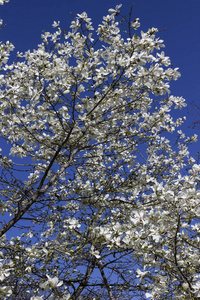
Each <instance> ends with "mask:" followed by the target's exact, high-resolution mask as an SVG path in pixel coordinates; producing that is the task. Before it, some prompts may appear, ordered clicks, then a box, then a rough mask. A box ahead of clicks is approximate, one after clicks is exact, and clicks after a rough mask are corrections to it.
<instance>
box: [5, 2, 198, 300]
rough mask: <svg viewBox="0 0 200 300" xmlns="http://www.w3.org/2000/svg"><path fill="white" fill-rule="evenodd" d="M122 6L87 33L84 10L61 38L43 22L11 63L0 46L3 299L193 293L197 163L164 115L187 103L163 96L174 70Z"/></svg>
mask: <svg viewBox="0 0 200 300" xmlns="http://www.w3.org/2000/svg"><path fill="white" fill-rule="evenodd" d="M4 2H8V1H0V4H3V3H4ZM120 7H121V5H118V6H116V8H115V9H110V10H109V14H108V15H107V16H105V17H104V18H103V21H102V23H101V24H100V25H99V26H98V28H97V31H96V32H95V30H94V28H93V26H92V21H91V19H90V18H89V17H88V16H87V13H86V12H83V13H82V14H78V15H77V17H76V18H75V19H74V20H73V21H72V23H71V26H70V29H69V31H68V32H66V31H63V30H61V28H60V23H59V22H54V23H53V28H54V29H53V30H54V33H50V32H45V33H43V35H42V39H43V41H42V43H41V44H40V45H39V46H38V49H35V50H33V51H27V52H25V53H19V54H18V60H17V61H15V62H13V63H12V64H9V63H8V59H9V55H10V52H11V51H12V50H13V49H14V46H13V45H12V44H11V43H9V42H7V43H5V44H3V43H2V44H0V68H1V70H2V73H1V75H0V76H1V77H0V79H1V80H0V87H1V88H0V137H1V138H2V139H3V140H6V141H7V143H8V145H9V147H10V150H9V151H10V152H9V153H6V155H4V156H3V155H1V156H0V167H1V169H0V187H1V203H0V213H1V221H0V222H1V228H0V251H1V252H0V256H1V258H2V261H1V262H0V281H1V287H0V295H3V297H5V299H6V297H7V298H8V297H12V293H13V297H15V295H17V296H16V297H18V295H19V297H21V298H23V297H24V295H21V294H20V293H22V291H23V292H24V291H25V293H26V294H27V297H29V298H30V299H31V300H42V299H47V297H48V299H60V300H61V299H62V300H67V299H86V298H87V299H89V297H90V299H95V297H96V298H98V299H99V297H101V295H105V297H106V299H114V298H115V296H114V295H116V298H117V297H118V296H119V297H121V298H120V299H122V298H123V297H124V299H125V298H127V297H126V296H127V295H130V296H129V297H130V298H129V299H132V297H137V296H138V297H139V296H141V295H142V296H141V297H142V298H143V297H145V295H146V298H150V299H168V295H169V297H171V298H173V299H192V297H193V296H194V297H198V296H199V284H200V283H199V282H200V277H199V276H200V274H199V273H200V272H199V257H200V233H199V232H200V231H199V228H200V226H199V220H200V208H199V205H200V191H199V182H200V165H198V164H197V163H195V160H194V159H193V158H191V157H190V155H189V150H188V144H189V143H190V142H193V141H195V140H196V136H194V137H192V138H185V134H184V133H183V132H182V131H181V130H177V127H179V126H180V125H181V124H182V122H183V120H184V118H182V119H178V120H174V119H173V117H172V115H171V114H170V112H171V110H172V109H173V108H182V107H184V106H185V105H186V104H185V101H184V99H183V98H182V97H174V96H171V95H169V94H170V80H176V79H177V78H178V77H179V76H180V73H179V72H178V69H177V68H175V69H172V68H171V67H170V66H171V62H170V59H169V57H168V56H165V53H164V52H163V51H161V49H162V48H163V47H164V44H163V41H162V40H160V39H158V38H157V37H156V34H157V31H158V30H157V29H155V28H152V29H149V30H148V31H147V32H146V33H145V32H141V34H140V33H138V32H137V28H138V27H139V26H140V24H139V19H135V21H133V22H132V21H131V20H128V19H127V18H125V17H123V16H122V15H121V13H120ZM117 18H118V19H117ZM121 19H122V23H123V24H124V25H125V26H126V30H127V28H128V36H126V35H125V33H124V32H123V29H121V26H123V25H121V23H120V20H121ZM176 131H177V134H178V139H179V140H178V143H177V148H173V147H172V146H171V144H170V141H169V136H170V134H171V133H175V132H176ZM2 148H3V147H2ZM4 152H5V150H4V148H3V149H2V153H4ZM4 154H5V153H4ZM20 172H21V173H20ZM19 174H23V175H22V176H21V178H19ZM15 226H16V227H15ZM12 229H13V233H12ZM9 230H10V232H9ZM15 230H18V232H17V234H18V236H17V237H16V232H15ZM7 232H9V233H10V234H11V235H13V237H12V238H11V240H9V236H8V237H7V238H6V235H5V234H6V233H7ZM127 266H128V268H127ZM95 272H98V276H96V274H97V273H95ZM99 277H100V279H99ZM92 287H94V290H95V292H94V290H92ZM100 288H101V290H100ZM133 290H134V291H136V292H134V296H133V293H132V291H133ZM137 291H138V294H137ZM129 292H130V293H129ZM128 293H129V294H128ZM102 297H103V296H102ZM21 298H20V299H21ZM171 298H170V299H171ZM12 299H14V298H12ZM101 299H104V298H101Z"/></svg>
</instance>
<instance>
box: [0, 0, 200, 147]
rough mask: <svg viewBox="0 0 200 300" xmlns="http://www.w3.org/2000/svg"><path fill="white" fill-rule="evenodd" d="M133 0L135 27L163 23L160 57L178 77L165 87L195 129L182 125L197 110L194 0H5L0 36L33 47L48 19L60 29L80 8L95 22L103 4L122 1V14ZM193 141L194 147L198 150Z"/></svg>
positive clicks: (198, 23)
mask: <svg viewBox="0 0 200 300" xmlns="http://www.w3.org/2000/svg"><path fill="white" fill-rule="evenodd" d="M133 2H134V7H133V18H137V17H139V18H140V22H141V30H143V31H145V30H147V29H148V28H150V27H157V28H158V29H159V30H163V29H165V28H166V27H167V29H166V30H163V31H161V32H160V33H159V36H160V37H161V38H162V39H164V43H165V45H166V48H165V50H164V51H165V53H166V55H167V56H169V57H170V58H171V61H172V64H173V66H174V67H179V68H180V72H181V75H182V76H181V78H180V79H179V80H178V81H176V82H174V83H173V84H172V85H171V90H172V94H173V95H176V96H183V97H184V98H185V99H186V101H187V103H188V108H187V109H184V110H182V111H181V114H180V115H182V114H187V119H188V120H187V122H186V124H185V126H184V131H185V132H186V134H188V135H191V134H193V133H195V132H197V133H200V127H199V128H196V129H195V130H192V129H190V128H188V125H190V124H192V122H193V121H196V120H198V118H199V119H200V110H199V112H198V110H196V109H194V108H193V107H192V106H191V105H190V102H193V101H194V102H195V103H196V104H197V105H198V104H199V105H200V56H199V55H200V18H199V15H200V1H199V0H192V1H190V2H189V1H185V0H163V1H161V0H133V1H130V0H121V1H120V0H119V1H118V0H117V1H116V0H101V1H95V0H70V1H69V0H17V1H16V0H10V2H9V3H8V4H5V5H3V6H0V18H2V19H3V20H4V23H5V24H7V26H6V27H5V28H4V29H3V30H1V31H0V39H1V40H2V41H7V40H9V41H10V42H12V43H13V44H14V45H15V47H16V51H25V50H28V49H34V48H37V44H38V43H40V42H41V39H40V36H41V33H42V30H43V29H45V30H46V31H51V30H53V29H52V27H51V24H52V23H53V21H58V20H60V21H61V26H62V27H64V28H67V27H68V26H69V24H70V21H71V20H72V17H71V15H70V12H72V13H73V14H74V15H76V13H81V12H83V11H86V12H87V13H88V15H89V16H90V17H91V18H92V19H93V23H94V25H97V24H98V23H99V22H101V19H102V16H103V15H106V14H107V11H108V9H109V8H111V7H115V6H116V5H117V4H120V3H122V4H123V7H122V9H121V11H122V12H123V13H124V14H128V12H129V8H130V6H131V4H132V3H133ZM198 114H199V115H198ZM199 144H200V142H199V143H198V145H199ZM198 145H196V146H195V151H198ZM193 151H194V149H193Z"/></svg>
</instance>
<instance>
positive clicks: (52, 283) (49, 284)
mask: <svg viewBox="0 0 200 300" xmlns="http://www.w3.org/2000/svg"><path fill="white" fill-rule="evenodd" d="M46 276H47V278H48V280H47V281H45V282H44V283H42V284H40V287H41V288H42V289H44V290H50V289H53V288H56V287H59V286H61V285H62V284H63V281H60V282H59V283H58V277H56V276H55V277H53V278H51V277H50V276H48V275H46Z"/></svg>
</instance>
